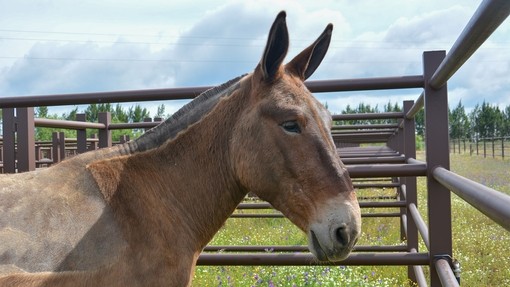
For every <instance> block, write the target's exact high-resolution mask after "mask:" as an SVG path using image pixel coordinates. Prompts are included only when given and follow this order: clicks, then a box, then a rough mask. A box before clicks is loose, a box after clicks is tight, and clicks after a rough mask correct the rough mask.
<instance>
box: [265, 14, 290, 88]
mask: <svg viewBox="0 0 510 287" xmlns="http://www.w3.org/2000/svg"><path fill="white" fill-rule="evenodd" d="M285 17H286V13H285V11H282V12H280V13H279V14H278V16H276V19H275V20H274V23H273V25H272V26H271V30H270V31H269V37H268V38H267V44H266V48H265V49H264V54H263V55H262V59H261V60H260V63H259V65H258V67H257V70H259V71H260V72H261V73H262V78H263V79H264V80H266V81H273V80H275V79H276V78H277V77H278V72H279V70H280V66H281V64H282V63H283V59H284V58H285V55H287V50H288V49H289V32H288V30H287V24H286V22H285Z"/></svg>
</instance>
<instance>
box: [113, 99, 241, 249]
mask: <svg viewBox="0 0 510 287" xmlns="http://www.w3.org/2000/svg"><path fill="white" fill-rule="evenodd" d="M233 97H234V98H235V99H234V98H233ZM242 98H244V97H240V96H237V97H236V96H234V95H232V96H231V97H229V98H228V99H224V100H220V102H219V103H218V104H217V107H215V111H214V112H211V113H210V114H209V115H207V116H206V117H204V118H203V119H202V120H200V121H198V122H197V123H195V124H193V125H191V126H190V127H189V128H188V129H187V130H185V131H182V132H181V133H179V135H178V136H177V137H176V138H175V139H174V140H171V141H168V142H167V143H165V144H163V145H162V146H161V147H159V148H156V149H152V150H149V151H146V152H141V153H135V154H133V155H131V156H128V157H124V158H123V161H124V162H123V163H122V164H121V166H122V172H121V174H120V175H118V176H119V177H120V178H119V179H118V180H119V186H118V188H117V189H116V191H114V193H115V194H113V195H111V198H113V199H115V198H117V200H116V201H111V204H112V205H114V206H112V207H113V208H114V209H118V211H119V212H122V213H124V214H127V215H129V216H132V217H136V218H133V220H131V221H126V222H125V224H126V228H129V229H131V228H132V227H129V226H128V225H130V226H134V225H137V224H138V225H143V226H142V228H141V229H142V230H143V229H147V230H145V231H146V232H147V233H148V234H153V233H152V232H156V234H162V236H163V237H164V240H162V239H161V240H159V239H156V241H158V242H165V243H167V244H175V242H179V246H180V249H181V250H188V251H190V252H193V254H194V255H196V254H198V252H200V251H201V249H202V248H203V247H204V246H205V245H206V244H207V242H209V241H210V240H211V239H212V237H213V236H214V234H215V233H216V232H217V231H218V230H219V229H220V228H221V226H222V225H223V224H224V223H225V221H226V220H227V219H228V217H229V216H230V215H231V214H232V212H233V211H234V210H235V208H236V206H237V205H238V204H239V203H240V202H241V200H242V199H243V198H244V196H245V195H246V191H245V190H243V189H242V188H241V187H240V186H239V185H238V183H237V180H236V178H235V174H234V171H233V169H232V167H231V165H230V163H231V160H230V154H229V144H230V135H229V134H230V133H231V131H232V127H233V125H234V123H235V122H236V121H237V118H238V116H239V115H240V113H241V108H239V107H240V105H237V104H235V102H236V101H237V102H238V101H240V99H242ZM227 102H228V104H227ZM233 102H234V103H233ZM107 197H108V196H107ZM119 198H122V200H119ZM115 205H117V206H115ZM156 208H159V209H158V210H156ZM149 217H150V218H149ZM149 229H157V230H149ZM132 230H134V229H132ZM142 232H143V231H142ZM144 234H145V233H144ZM133 236H134V237H137V236H140V235H136V234H134V235H133ZM128 240H129V239H128ZM134 240H135V241H139V240H141V239H137V238H134ZM168 247H169V248H168V249H175V248H171V246H168Z"/></svg>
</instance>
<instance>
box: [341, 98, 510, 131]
mask: <svg viewBox="0 0 510 287" xmlns="http://www.w3.org/2000/svg"><path fill="white" fill-rule="evenodd" d="M401 111H402V108H401V107H400V106H399V105H398V103H395V104H392V103H391V102H388V103H387V104H386V105H384V107H383V109H382V112H401ZM378 112H381V110H380V109H379V107H378V106H377V105H376V106H371V105H370V104H364V103H360V104H359V105H358V106H357V107H351V106H350V105H347V107H346V108H345V109H344V110H342V112H341V113H342V114H353V113H378ZM424 114H425V113H424V110H423V109H421V110H420V111H419V112H418V113H417V114H416V116H415V120H416V133H417V134H418V135H419V136H423V135H424V133H425V115H424ZM448 121H449V128H448V131H449V135H450V138H452V139H480V138H493V137H506V136H510V105H509V106H506V107H505V108H504V109H500V108H499V107H498V106H497V105H492V104H489V103H487V102H485V101H483V103H482V104H481V105H480V104H476V105H475V107H474V108H473V110H471V112H469V113H468V112H466V109H465V108H464V105H463V104H462V100H461V101H459V103H458V104H457V106H456V107H455V108H454V109H450V108H449V109H448ZM386 123H396V119H383V120H349V121H341V122H338V123H337V124H386Z"/></svg>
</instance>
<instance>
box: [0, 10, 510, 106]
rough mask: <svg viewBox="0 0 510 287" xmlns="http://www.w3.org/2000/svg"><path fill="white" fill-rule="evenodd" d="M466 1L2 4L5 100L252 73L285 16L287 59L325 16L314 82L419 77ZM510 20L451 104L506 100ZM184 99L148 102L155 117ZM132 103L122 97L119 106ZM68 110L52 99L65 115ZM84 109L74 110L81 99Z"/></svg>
mask: <svg viewBox="0 0 510 287" xmlns="http://www.w3.org/2000/svg"><path fill="white" fill-rule="evenodd" d="M479 4H480V1H472V0H457V1H453V0H428V1H423V0H407V1H406V0H385V1H379V0H358V1H347V0H321V1H290V0H289V1H287V0H261V1H246V0H245V1H238V0H232V1H210V0H209V1H206V0H200V1H191V0H185V1H181V0H178V1H176V0H164V1H163V0H144V1H132V0H122V1H117V0H98V1H88V0H83V1H71V0H67V1H66V0H40V1H33V0H31V1H27V0H16V1H12V0H0V97H6V96H26V95H45V94H60V93H81V92H102V91H118V90H134V89H152V88H173V87H187V86H210V85H217V84H221V83H223V82H226V81H227V80H229V79H232V78H234V77H237V76H239V75H241V74H244V73H247V72H251V71H253V69H254V68H255V66H256V65H257V63H258V62H259V60H260V57H261V55H262V52H263V49H264V45H265V42H266V38H267V33H268V31H269V28H270V26H271V24H272V22H273V20H274V18H275V17H276V15H277V14H278V12H279V11H281V10H285V11H286V12H287V25H288V28H289V35H290V43H291V44H290V45H291V47H290V50H289V54H288V55H287V60H288V61H290V59H292V57H293V56H294V55H296V54H297V53H299V52H300V51H301V50H302V49H304V48H305V47H306V46H308V45H309V44H311V43H312V42H313V41H314V40H315V39H316V37H318V35H319V34H320V33H321V32H322V31H323V29H324V28H325V27H326V25H327V24H328V23H332V24H333V25H334V31H333V36H332V42H331V45H330V48H329V51H328V54H327V55H326V57H325V59H324V61H323V62H322V64H321V66H320V67H319V68H318V69H317V71H316V72H315V74H314V75H313V76H312V77H311V78H310V80H330V79H351V78H367V77H391V76H404V75H420V74H422V63H421V59H422V53H423V51H425V50H446V51H447V52H448V50H450V48H451V47H452V45H453V43H454V42H455V40H456V39H457V37H458V36H459V35H460V34H461V32H462V30H463V29H464V27H465V26H466V24H467V23H468V21H469V19H470V18H471V16H472V15H473V14H474V12H475V11H476V9H477V7H478V6H479ZM509 75H510V20H508V19H507V21H505V22H504V23H503V24H502V25H501V26H500V27H499V28H498V30H497V31H496V32H495V33H494V34H493V35H492V36H491V37H490V38H489V39H488V41H487V42H486V43H485V44H484V45H483V46H482V47H481V48H480V49H479V50H478V51H477V52H476V53H475V55H474V56H473V57H472V58H471V59H470V60H469V61H468V62H467V63H466V64H465V65H464V66H463V67H462V68H461V69H460V70H459V71H458V72H457V73H456V74H455V75H454V76H453V77H452V78H451V79H450V81H449V82H448V89H449V102H450V107H451V108H453V107H455V106H456V105H457V104H458V102H459V101H460V100H461V101H462V104H463V105H464V106H465V108H466V109H467V110H468V111H469V110H471V109H472V108H473V107H474V106H475V105H476V104H481V103H482V102H483V101H486V102H488V103H491V104H493V105H497V106H500V107H501V108H503V107H506V106H508V105H510V76H509ZM420 93H421V90H419V89H405V90H397V91H395V90H393V91H361V92H342V93H317V94H315V96H316V97H317V98H318V99H319V100H320V101H321V102H322V103H327V105H328V107H329V109H330V111H331V112H333V113H340V112H341V111H342V110H343V109H345V107H346V106H347V105H351V107H352V106H357V105H358V104H359V103H361V102H363V103H365V104H370V105H372V106H376V105H377V106H378V107H379V108H380V109H382V107H383V106H384V105H385V104H386V103H388V102H389V101H391V102H392V103H395V102H398V103H399V104H401V103H402V101H403V100H416V99H417V98H418V96H419V94H420ZM162 103H164V104H165V106H166V113H169V114H170V113H173V112H175V111H176V110H177V109H179V108H180V106H182V105H183V104H185V103H186V101H165V102H143V103H141V104H143V106H144V107H147V108H148V109H149V110H150V111H151V114H152V115H154V114H155V113H156V109H157V106H158V105H160V104H162ZM133 104H134V103H127V104H124V105H125V106H126V107H128V106H131V105H133ZM72 108H74V106H69V107H52V108H50V113H57V114H62V113H64V112H68V111H69V110H71V109H72ZM80 108H81V107H80Z"/></svg>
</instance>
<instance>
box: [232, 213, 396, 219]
mask: <svg viewBox="0 0 510 287" xmlns="http://www.w3.org/2000/svg"><path fill="white" fill-rule="evenodd" d="M399 216H400V213H399V212H380V213H376V212H371V213H362V214H361V217H367V218H368V217H399ZM284 217H285V216H284V215H283V214H282V213H279V212H278V213H233V214H231V215H230V218H284Z"/></svg>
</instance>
